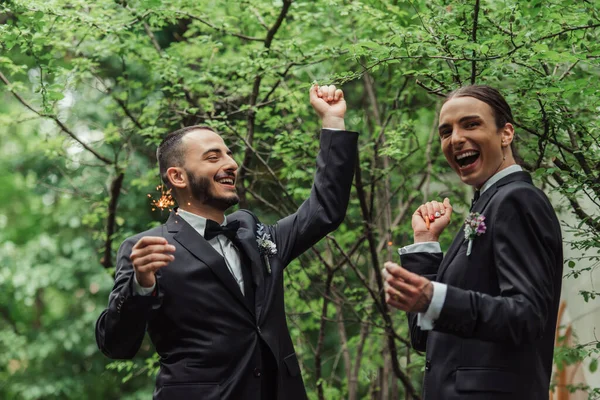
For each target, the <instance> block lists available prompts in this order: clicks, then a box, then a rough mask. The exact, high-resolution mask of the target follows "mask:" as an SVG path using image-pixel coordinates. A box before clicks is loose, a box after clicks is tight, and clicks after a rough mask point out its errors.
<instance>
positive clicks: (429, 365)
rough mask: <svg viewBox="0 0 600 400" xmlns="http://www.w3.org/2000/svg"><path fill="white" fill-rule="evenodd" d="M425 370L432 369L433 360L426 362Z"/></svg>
mask: <svg viewBox="0 0 600 400" xmlns="http://www.w3.org/2000/svg"><path fill="white" fill-rule="evenodd" d="M425 371H431V361H429V360H427V361H426V362H425Z"/></svg>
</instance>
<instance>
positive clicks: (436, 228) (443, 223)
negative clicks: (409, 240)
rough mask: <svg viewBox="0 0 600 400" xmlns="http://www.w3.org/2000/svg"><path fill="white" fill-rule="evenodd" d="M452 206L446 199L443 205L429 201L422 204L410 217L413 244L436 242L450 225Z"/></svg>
mask: <svg viewBox="0 0 600 400" xmlns="http://www.w3.org/2000/svg"><path fill="white" fill-rule="evenodd" d="M451 216H452V205H450V200H449V199H448V198H445V199H444V202H443V203H440V202H437V201H429V202H427V203H425V204H422V205H421V206H420V207H419V208H417V210H416V211H415V213H414V214H413V216H412V228H413V233H414V240H415V243H420V242H437V241H438V239H439V237H440V235H441V233H442V232H443V231H444V229H446V227H447V226H448V224H449V223H450V217H451Z"/></svg>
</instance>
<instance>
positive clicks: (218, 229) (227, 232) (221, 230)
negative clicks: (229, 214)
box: [204, 219, 240, 240]
mask: <svg viewBox="0 0 600 400" xmlns="http://www.w3.org/2000/svg"><path fill="white" fill-rule="evenodd" d="M239 227H240V221H233V222H230V223H229V224H227V225H225V226H223V225H219V224H218V223H217V222H215V221H213V220H212V219H207V220H206V228H204V239H206V240H210V239H212V238H214V237H216V236H217V235H224V236H225V237H227V238H228V239H229V240H233V239H234V238H235V234H236V232H237V230H238V229H239Z"/></svg>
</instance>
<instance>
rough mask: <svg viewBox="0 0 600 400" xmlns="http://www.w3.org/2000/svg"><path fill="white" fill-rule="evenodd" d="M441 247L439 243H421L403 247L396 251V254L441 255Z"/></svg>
mask: <svg viewBox="0 0 600 400" xmlns="http://www.w3.org/2000/svg"><path fill="white" fill-rule="evenodd" d="M441 252H442V247H441V246H440V243H439V242H421V243H414V244H410V245H408V246H404V247H402V248H400V249H398V254H400V255H402V254H409V253H441Z"/></svg>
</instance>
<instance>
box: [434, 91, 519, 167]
mask: <svg viewBox="0 0 600 400" xmlns="http://www.w3.org/2000/svg"><path fill="white" fill-rule="evenodd" d="M455 97H473V98H475V99H477V100H479V101H483V102H484V103H486V104H487V105H488V106H490V108H491V109H492V114H493V115H494V120H495V121H496V127H497V128H498V129H501V128H504V125H506V124H507V123H510V124H512V125H515V120H514V118H513V115H512V110H511V109H510V106H509V105H508V103H507V102H506V100H505V99H504V96H502V94H500V92H499V91H498V90H497V89H494V88H493V87H491V86H487V85H469V86H463V87H461V88H458V89H456V90H454V91H452V92H450V93H449V94H448V95H447V96H446V100H444V104H445V103H447V102H448V101H450V100H451V99H453V98H455ZM510 149H511V151H512V154H513V157H514V158H515V160H516V161H517V164H521V162H522V160H521V157H520V156H519V155H518V153H517V149H516V146H515V140H514V139H513V141H512V142H511V143H510Z"/></svg>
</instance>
